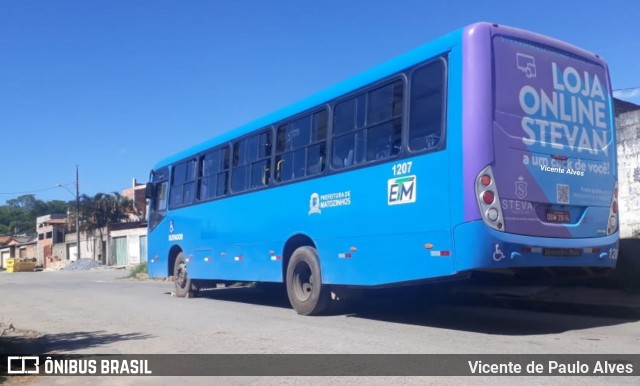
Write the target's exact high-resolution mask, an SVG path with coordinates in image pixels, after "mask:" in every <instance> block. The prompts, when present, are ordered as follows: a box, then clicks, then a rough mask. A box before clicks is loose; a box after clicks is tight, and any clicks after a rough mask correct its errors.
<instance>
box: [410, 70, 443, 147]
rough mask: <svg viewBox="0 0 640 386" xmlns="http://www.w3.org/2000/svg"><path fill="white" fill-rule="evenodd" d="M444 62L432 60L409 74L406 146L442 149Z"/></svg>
mask: <svg viewBox="0 0 640 386" xmlns="http://www.w3.org/2000/svg"><path fill="white" fill-rule="evenodd" d="M445 87H446V61H445V59H443V58H441V59H436V60H434V61H432V62H430V63H427V64H426V65H424V66H422V67H420V68H418V69H417V70H416V71H414V72H413V74H412V76H411V96H410V99H411V104H410V113H409V149H410V150H411V151H429V150H436V149H439V148H442V145H443V144H444V130H445V119H444V117H445V111H446V109H445Z"/></svg>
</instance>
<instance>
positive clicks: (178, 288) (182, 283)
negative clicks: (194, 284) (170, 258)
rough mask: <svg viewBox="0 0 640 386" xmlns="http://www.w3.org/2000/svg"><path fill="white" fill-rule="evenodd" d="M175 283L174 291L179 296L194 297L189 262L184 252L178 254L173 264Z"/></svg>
mask: <svg viewBox="0 0 640 386" xmlns="http://www.w3.org/2000/svg"><path fill="white" fill-rule="evenodd" d="M173 284H174V287H175V290H174V293H175V296H176V297H177V298H190V297H192V292H191V278H189V275H187V262H186V260H185V258H184V253H182V252H180V253H179V254H178V256H177V257H176V262H175V264H174V265H173Z"/></svg>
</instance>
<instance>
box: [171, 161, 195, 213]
mask: <svg viewBox="0 0 640 386" xmlns="http://www.w3.org/2000/svg"><path fill="white" fill-rule="evenodd" d="M195 181H196V160H195V159H192V160H188V161H185V162H181V163H179V164H176V165H175V166H174V167H173V178H172V181H171V193H170V195H169V206H170V207H176V206H181V205H187V204H191V203H192V202H193V199H194V198H195V188H196V183H195Z"/></svg>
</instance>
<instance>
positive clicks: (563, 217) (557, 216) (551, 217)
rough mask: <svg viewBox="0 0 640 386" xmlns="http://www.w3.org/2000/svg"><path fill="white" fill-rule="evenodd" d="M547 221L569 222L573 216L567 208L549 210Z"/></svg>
mask: <svg viewBox="0 0 640 386" xmlns="http://www.w3.org/2000/svg"><path fill="white" fill-rule="evenodd" d="M546 214H547V222H557V223H569V222H571V218H570V217H569V212H568V211H566V210H553V209H551V210H547V211H546Z"/></svg>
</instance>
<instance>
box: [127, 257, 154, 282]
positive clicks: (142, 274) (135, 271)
mask: <svg viewBox="0 0 640 386" xmlns="http://www.w3.org/2000/svg"><path fill="white" fill-rule="evenodd" d="M129 277H130V278H133V279H148V278H149V273H148V271H147V262H146V261H145V262H144V263H140V264H138V265H136V266H135V267H133V268H132V269H131V272H130V273H129Z"/></svg>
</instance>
